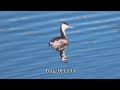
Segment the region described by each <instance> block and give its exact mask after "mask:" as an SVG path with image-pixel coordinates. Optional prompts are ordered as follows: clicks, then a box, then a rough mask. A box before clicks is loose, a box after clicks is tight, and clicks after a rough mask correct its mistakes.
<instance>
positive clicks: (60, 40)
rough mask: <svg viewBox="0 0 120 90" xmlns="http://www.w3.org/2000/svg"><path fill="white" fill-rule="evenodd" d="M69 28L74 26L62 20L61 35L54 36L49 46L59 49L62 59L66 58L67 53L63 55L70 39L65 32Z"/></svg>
mask: <svg viewBox="0 0 120 90" xmlns="http://www.w3.org/2000/svg"><path fill="white" fill-rule="evenodd" d="M68 28H73V27H72V26H69V25H68V24H67V23H66V22H62V23H61V26H60V33H61V36H59V37H54V38H53V39H51V40H50V42H49V46H50V47H51V48H53V49H55V50H57V51H60V56H61V57H62V59H65V58H66V57H65V55H63V52H64V50H65V48H66V46H67V45H68V43H69V40H68V38H67V35H66V33H65V30H66V29H68Z"/></svg>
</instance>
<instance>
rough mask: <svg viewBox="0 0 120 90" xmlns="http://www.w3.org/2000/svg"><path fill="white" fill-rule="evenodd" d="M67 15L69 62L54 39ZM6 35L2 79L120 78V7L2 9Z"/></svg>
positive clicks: (0, 44)
mask: <svg viewBox="0 0 120 90" xmlns="http://www.w3.org/2000/svg"><path fill="white" fill-rule="evenodd" d="M63 21H64V22H67V23H68V24H69V25H71V26H73V27H74V28H73V29H70V30H67V31H66V33H67V36H68V38H69V42H70V44H69V46H68V47H67V49H66V55H67V56H68V63H62V61H61V58H60V55H59V52H57V51H54V50H53V49H51V48H50V47H49V45H48V42H49V41H50V39H52V38H53V37H55V36H59V35H60V32H59V28H60V24H61V22H63ZM0 37H1V38H0V52H1V53H0V78H1V79H2V78H10V79H13V78H17V79H21V78H28V79H29V78H33V79H50V78H51V79H53V78H54V79H81V78H82V79H84V78H120V40H119V39H120V11H0ZM52 69H54V70H55V69H59V70H60V69H61V70H68V69H69V70H70V69H74V70H75V72H74V73H70V72H68V73H67V72H66V71H65V72H62V73H56V72H55V73H53V72H52V73H48V72H46V70H52Z"/></svg>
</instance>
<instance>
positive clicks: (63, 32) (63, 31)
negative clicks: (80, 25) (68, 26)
mask: <svg viewBox="0 0 120 90" xmlns="http://www.w3.org/2000/svg"><path fill="white" fill-rule="evenodd" d="M60 32H61V36H62V37H64V38H66V39H67V36H66V33H65V29H64V28H62V27H60Z"/></svg>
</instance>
